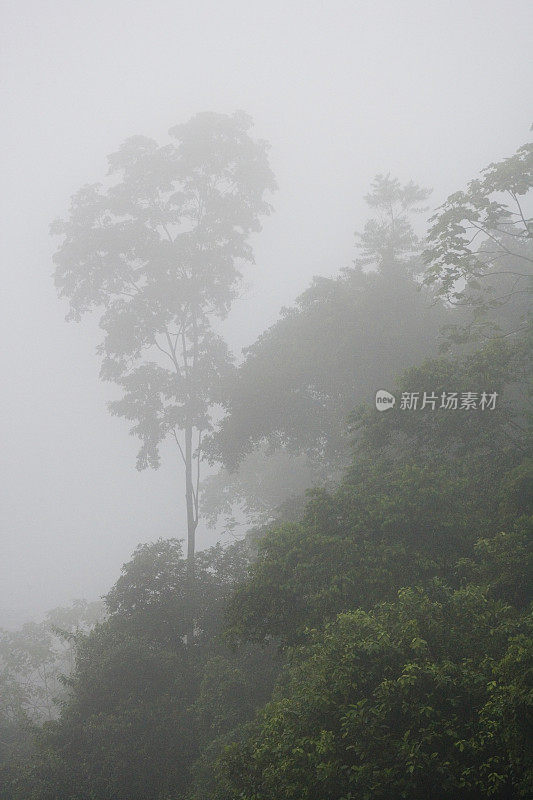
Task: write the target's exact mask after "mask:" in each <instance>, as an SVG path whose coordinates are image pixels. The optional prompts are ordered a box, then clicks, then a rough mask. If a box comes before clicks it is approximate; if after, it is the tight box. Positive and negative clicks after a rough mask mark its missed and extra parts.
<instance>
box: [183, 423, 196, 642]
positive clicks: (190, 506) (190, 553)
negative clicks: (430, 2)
mask: <svg viewBox="0 0 533 800" xmlns="http://www.w3.org/2000/svg"><path fill="white" fill-rule="evenodd" d="M185 501H186V505H187V581H188V584H189V598H190V602H191V603H192V597H193V592H194V578H195V574H194V573H195V569H194V548H195V536H196V527H197V525H198V520H197V518H196V514H195V501H194V487H193V450H192V427H191V426H189V427H187V428H186V429H185ZM186 633H187V643H188V644H190V643H191V642H192V641H193V638H194V620H193V619H192V618H191V620H190V621H189V622H188V623H187V631H186Z"/></svg>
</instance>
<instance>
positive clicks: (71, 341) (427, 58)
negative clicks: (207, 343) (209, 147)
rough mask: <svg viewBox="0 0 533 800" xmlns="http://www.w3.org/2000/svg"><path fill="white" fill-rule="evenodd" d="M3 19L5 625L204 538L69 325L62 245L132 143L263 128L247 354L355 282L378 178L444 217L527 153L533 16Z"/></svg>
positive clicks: (268, 12) (239, 318) (237, 334)
mask: <svg viewBox="0 0 533 800" xmlns="http://www.w3.org/2000/svg"><path fill="white" fill-rule="evenodd" d="M0 5H1V9H2V21H1V30H2V34H1V38H2V55H1V93H2V97H1V106H2V111H3V124H2V128H1V130H0V139H1V145H2V190H3V191H2V213H1V220H2V228H3V230H2V237H1V243H2V279H1V282H0V305H1V314H0V321H1V325H2V339H1V341H2V349H1V356H0V357H1V359H2V366H1V373H0V374H1V376H2V392H1V396H0V415H1V416H0V419H1V425H2V460H1V465H0V486H1V487H2V491H3V494H4V498H3V501H2V521H1V524H2V531H1V535H2V543H1V545H2V549H1V557H0V580H1V582H2V587H1V595H0V609H2V608H7V607H9V608H27V609H30V610H35V609H41V610H42V609H46V608H48V607H50V606H52V605H54V604H58V603H61V602H66V601H68V600H69V599H70V598H73V597H80V596H86V597H89V598H93V597H95V596H97V595H98V594H99V593H101V592H102V591H105V589H106V588H107V587H108V586H109V585H110V584H111V583H112V582H113V581H114V579H115V578H116V577H117V575H118V570H119V568H120V565H121V563H122V562H123V561H124V560H126V559H127V558H128V556H129V554H130V553H131V551H132V549H133V548H134V547H135V545H136V544H137V543H138V542H140V541H148V540H150V539H153V538H157V537H158V536H165V537H166V536H172V535H177V536H182V535H183V532H184V516H183V506H182V502H181V494H182V489H181V486H180V482H179V476H178V474H177V471H176V464H175V461H174V458H175V456H174V453H173V452H172V451H169V453H168V457H167V458H166V459H165V462H164V466H163V467H162V469H161V470H160V471H159V472H155V473H154V472H144V473H140V474H139V473H137V472H136V470H135V467H134V460H135V459H134V457H135V452H136V449H137V443H136V441H134V440H133V439H131V438H130V437H128V434H127V425H126V424H125V423H123V422H122V421H119V420H116V419H112V418H111V417H109V415H108V413H107V411H106V408H105V403H106V400H107V399H108V398H109V397H110V396H111V391H112V390H111V388H110V387H109V386H105V385H102V384H101V383H100V382H99V380H98V369H99V365H98V361H97V358H96V356H95V355H94V350H95V346H96V343H97V328H96V324H95V322H94V321H93V322H87V323H82V324H80V325H75V324H70V325H67V323H65V322H64V315H65V313H66V308H65V307H64V305H63V304H62V303H60V302H59V301H58V300H57V298H56V295H55V290H54V287H53V284H52V280H51V272H52V265H51V255H52V253H53V250H54V243H53V241H52V240H51V239H50V237H49V235H48V224H49V222H50V221H51V220H52V219H53V218H54V217H55V216H58V215H61V214H63V213H64V211H65V209H66V207H67V204H68V201H69V198H70V195H71V194H72V193H73V192H74V191H75V190H76V189H78V188H79V186H80V185H82V184H83V183H85V182H95V181H98V180H100V179H101V178H102V177H103V175H104V173H105V170H106V162H105V158H106V155H107V154H108V153H110V152H112V151H113V150H114V149H116V148H117V146H118V145H119V144H120V142H121V141H122V140H123V139H124V138H126V137H128V136H130V135H134V134H137V133H141V134H145V135H149V136H153V137H155V138H157V139H158V140H164V139H165V138H166V131H167V130H168V128H169V127H170V126H171V125H173V124H176V123H178V122H181V121H186V120H187V119H188V118H189V117H190V116H191V115H192V114H194V113H196V112H197V111H203V110H215V111H221V112H231V111H234V110H235V109H240V108H242V109H244V110H245V111H247V112H249V113H250V114H251V115H252V116H253V117H254V119H255V122H256V127H255V133H256V135H258V136H261V137H263V138H266V139H268V140H269V141H270V142H271V144H272V150H271V159H272V165H273V168H274V171H275V173H276V176H277V179H278V183H279V186H280V190H279V192H278V193H277V194H276V196H275V197H274V199H273V202H274V205H275V208H276V212H275V214H274V215H273V216H272V217H271V218H270V219H269V220H267V222H266V224H265V226H264V230H263V232H262V234H261V235H260V236H258V237H257V239H256V258H257V266H256V267H255V268H251V269H250V270H249V271H248V273H247V275H246V292H245V296H244V298H243V299H242V300H241V301H240V302H239V303H238V304H237V305H236V307H235V309H234V311H233V313H232V316H231V319H230V320H228V323H227V326H226V330H227V335H228V338H229V339H230V342H231V344H232V345H233V347H234V348H235V349H238V348H239V347H241V346H243V345H245V344H247V343H250V342H251V341H252V340H253V339H254V338H255V337H256V335H257V334H258V333H260V332H261V330H262V329H263V328H264V327H265V326H267V325H268V324H270V323H272V322H273V321H274V320H275V318H276V316H277V314H278V311H279V308H280V306H281V305H283V304H289V303H290V302H291V301H292V300H293V298H294V297H295V296H296V294H298V292H299V291H301V290H302V289H303V288H305V286H306V284H307V283H308V282H309V280H310V279H311V277H312V276H313V275H314V274H323V275H332V274H334V273H335V272H336V271H337V270H338V269H339V268H340V267H342V266H344V265H346V264H348V263H349V262H350V261H351V259H352V258H353V255H354V252H353V231H354V229H355V228H356V227H358V226H360V225H361V224H362V222H363V221H364V215H365V209H364V203H363V199H362V198H363V195H364V194H365V193H366V191H367V188H368V184H369V182H370V180H371V178H372V176H373V175H374V174H375V173H377V172H386V171H389V170H390V171H391V172H392V173H393V174H395V175H397V176H398V177H399V178H400V179H402V180H407V179H409V178H413V179H414V180H415V181H417V182H419V183H421V184H423V185H428V186H433V187H434V190H435V192H434V195H433V201H434V203H438V202H441V201H442V200H443V199H444V197H445V196H446V194H447V193H449V192H450V191H453V190H455V189H456V188H459V187H461V186H462V185H463V184H464V183H465V181H466V180H468V179H469V178H470V177H473V176H474V175H475V174H476V173H477V171H478V170H479V169H480V168H482V167H483V166H485V165H486V164H487V163H488V162H490V161H492V160H496V159H498V158H500V157H503V156H505V155H508V154H511V153H512V152H513V151H514V150H515V149H516V147H517V146H519V145H520V144H521V143H522V142H523V141H525V140H526V138H527V136H528V130H529V124H530V122H531V119H530V117H531V104H530V101H531V98H532V97H533V91H532V89H533V85H532V83H533V81H532V71H531V67H530V57H531V51H532V47H531V45H532V37H531V32H532V29H533V15H532V13H531V10H530V6H531V4H530V3H529V2H526V0H524V1H523V2H522V0H515V1H514V2H509V3H506V4H502V3H500V2H493V0H485V1H484V2H478V1H477V0H475V1H472V0H470V2H465V1H464V0H463V1H462V2H459V1H458V0H451V1H448V2H428V0H421V1H420V0H405V2H380V3H377V2H375V1H374V2H366V1H365V2H360V1H359V0H351V2H341V1H340V0H329V2H318V1H317V0H306V2H301V1H298V2H294V1H292V2H291V1H289V2H287V0H286V2H278V0H269V2H261V3H260V2H256V1H255V0H248V2H244V1H242V2H241V1H239V2H232V1H231V0H226V2H199V1H198V0H196V2H194V3H191V2H183V0H174V2H166V1H164V0H152V2H148V0H142V2H141V1H139V0H137V1H136V0H128V1H127V2H126V1H123V0H107V1H106V2H102V0H93V1H92V2H90V3H81V2H72V0H69V1H68V2H67V1H64V0H48V1H45V0H42V1H41V2H36V1H35V0H34V1H33V2H14V1H13V2H6V1H5V0H4V2H2V3H1V4H0ZM212 538H213V537H212V536H211V540H212ZM206 541H207V539H206V536H205V535H201V536H200V540H199V542H200V545H203V544H205V542H206Z"/></svg>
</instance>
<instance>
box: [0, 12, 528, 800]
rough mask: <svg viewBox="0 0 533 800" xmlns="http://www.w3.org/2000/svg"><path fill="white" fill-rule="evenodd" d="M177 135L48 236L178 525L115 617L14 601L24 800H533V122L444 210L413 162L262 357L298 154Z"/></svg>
mask: <svg viewBox="0 0 533 800" xmlns="http://www.w3.org/2000/svg"><path fill="white" fill-rule="evenodd" d="M52 5H53V4H52ZM156 5H157V4H156ZM339 5H341V4H339ZM342 5H343V8H344V4H342ZM348 5H350V4H348ZM357 5H358V4H357V3H355V4H354V6H357ZM517 5H518V4H517ZM345 10H346V9H345ZM348 10H349V9H348ZM354 13H355V9H354ZM409 41H410V40H409ZM383 58H386V55H383ZM354 103H355V100H354ZM178 105H179V104H178ZM361 111H363V109H361ZM172 113H173V114H174V117H173V119H171V120H170V121H169V123H168V124H166V127H165V125H162V126H160V133H159V135H158V137H157V138H155V137H154V136H152V135H144V134H143V133H142V131H141V133H139V132H135V131H134V132H132V133H131V134H130V135H127V136H126V137H123V139H122V142H121V143H120V141H119V142H117V143H116V145H115V147H114V149H112V150H110V151H108V154H107V158H106V153H105V152H103V153H102V158H101V160H100V162H99V166H98V165H97V166H96V167H94V169H93V168H92V167H91V169H90V170H88V171H84V172H83V174H84V175H86V174H90V175H91V177H90V180H85V181H80V182H79V185H76V186H74V187H72V189H71V191H69V195H70V200H69V197H68V196H64V197H62V202H61V204H60V207H61V208H62V211H60V213H58V214H57V215H56V216H55V218H51V217H50V218H48V219H47V222H48V223H50V228H49V234H50V237H51V238H50V241H51V242H52V247H53V252H52V256H51V260H52V264H51V266H50V265H49V268H48V271H49V272H52V277H51V278H50V277H48V281H49V283H50V285H51V286H52V287H53V291H54V293H55V295H57V298H58V305H57V306H54V313H56V312H57V313H58V314H59V316H61V312H63V314H62V316H63V317H65V315H66V322H68V323H70V324H66V322H63V320H61V325H62V327H61V331H62V336H64V338H65V341H66V340H68V339H69V337H73V336H75V335H77V334H76V330H78V329H80V326H83V325H85V326H86V327H85V328H82V330H84V331H85V333H84V336H85V337H86V338H85V339H84V340H83V344H84V346H85V345H87V346H88V347H89V349H90V348H92V351H93V352H94V351H95V352H96V357H97V359H98V370H99V377H98V375H97V374H96V373H95V374H93V375H92V376H91V379H92V380H93V381H94V382H95V383H98V386H100V387H104V389H105V392H106V394H105V398H104V402H105V403H106V404H107V412H108V415H109V417H110V418H111V422H110V424H111V425H112V426H113V429H115V428H116V429H117V432H118V433H117V435H118V436H119V437H123V438H126V439H128V433H129V434H130V437H131V442H132V443H134V445H135V449H134V451H128V461H127V463H126V461H124V462H123V461H122V460H121V459H120V458H118V456H117V461H116V462H114V463H113V464H112V470H116V469H119V468H120V470H126V469H127V470H131V471H134V470H135V468H136V469H137V473H138V474H139V476H142V479H144V476H147V480H148V479H149V480H150V481H154V483H153V484H152V483H146V484H142V486H143V487H144V488H143V489H142V491H143V492H144V494H145V495H146V496H149V493H150V491H151V490H150V487H151V486H152V485H154V486H155V485H156V483H157V481H158V480H161V481H163V482H164V491H165V492H167V489H168V487H169V486H171V487H172V488H171V502H172V504H174V503H175V508H174V506H172V508H174V511H173V518H172V525H173V527H174V533H173V534H172V535H170V536H169V535H163V534H166V533H167V529H166V528H165V526H164V525H163V524H162V519H163V517H162V515H161V514H160V512H159V510H158V509H157V505H158V503H159V500H157V502H155V501H154V502H153V505H149V506H148V507H149V508H152V509H153V519H152V521H151V522H150V520H149V519H148V521H147V522H146V521H143V530H144V535H143V537H142V539H140V540H139V543H138V545H137V546H136V547H130V549H129V551H127V552H125V553H124V555H123V557H122V558H121V561H122V562H123V566H122V568H121V569H118V568H117V569H116V570H115V575H114V579H113V582H112V583H111V584H110V585H108V586H107V589H106V590H105V592H104V593H103V594H102V593H98V592H97V591H94V592H93V593H92V594H90V593H89V595H88V596H87V597H86V599H75V596H74V595H72V593H71V599H70V600H67V599H65V602H62V603H60V604H59V605H58V604H55V606H54V607H51V606H49V608H50V610H48V611H46V612H43V611H41V613H39V614H33V615H31V618H30V617H29V616H28V615H26V616H25V615H24V613H23V612H22V611H20V613H18V614H16V613H14V616H13V617H12V618H11V617H10V616H9V615H8V613H7V611H4V610H3V608H2V606H0V799H1V800H483V799H486V800H521V799H524V798H530V797H531V796H532V792H533V757H532V753H533V748H532V736H531V734H532V730H531V727H532V710H531V706H532V696H533V689H532V683H531V675H532V650H533V632H532V616H531V600H532V597H531V575H532V537H531V533H532V519H533V516H532V514H533V509H532V492H531V488H532V485H533V482H532V477H533V462H532V452H531V428H530V424H531V352H532V344H533V328H532V320H531V288H532V277H533V217H532V209H533V204H532V200H533V191H532V189H533V143H532V142H531V135H532V134H531V132H532V131H533V126H531V127H529V123H528V125H526V126H524V128H523V129H522V130H521V131H518V132H517V135H516V137H515V140H514V145H513V146H512V147H510V148H508V150H507V151H506V152H504V153H503V154H502V152H501V147H500V146H499V144H498V143H497V137H496V136H495V135H494V132H493V131H486V132H485V141H484V142H483V152H485V149H486V147H487V143H488V144H490V143H491V142H494V154H493V156H492V157H490V156H489V157H488V158H487V159H486V160H485V161H484V162H483V163H481V164H478V166H477V168H475V169H474V168H473V169H472V171H471V172H470V173H469V174H464V176H463V179H462V180H461V181H460V182H458V183H457V185H453V186H451V187H448V189H449V190H448V191H447V192H446V193H445V195H444V196H442V197H441V196H439V197H437V198H436V197H435V192H434V191H432V189H431V188H430V187H429V186H428V185H426V184H427V183H429V181H427V182H426V181H425V176H424V174H423V172H422V171H421V169H420V165H419V164H417V163H413V164H412V174H411V175H406V174H405V173H402V174H399V175H397V174H395V173H394V172H393V171H391V170H389V168H388V164H390V162H391V155H390V153H389V152H388V151H387V149H386V148H385V149H384V151H383V153H382V161H383V166H382V167H380V168H379V169H378V170H376V171H375V173H374V175H373V176H370V178H369V180H368V181H367V183H366V184H365V185H362V184H358V187H357V191H358V193H359V195H360V200H359V203H360V204H359V206H358V211H357V212H355V211H354V214H353V215H351V218H352V219H353V224H350V225H348V226H347V228H348V229H347V230H346V231H345V235H346V237H347V241H349V242H350V251H349V254H348V257H347V258H346V260H345V263H335V264H332V263H331V262H329V263H328V259H327V258H325V259H324V265H323V269H322V272H321V271H320V269H319V268H317V269H316V270H315V274H314V277H312V276H311V275H307V274H306V279H305V281H301V282H300V284H301V285H300V289H299V291H298V292H295V293H293V294H292V295H290V296H287V295H285V302H284V304H283V305H282V304H281V303H278V304H277V307H276V310H275V313H274V314H273V315H272V319H271V321H270V322H269V324H267V325H265V326H262V327H261V328H260V330H259V333H258V334H257V335H254V336H253V337H252V338H251V339H249V340H248V341H247V344H246V345H245V346H244V347H238V346H235V344H234V343H233V341H234V340H233V339H232V335H231V330H232V329H231V320H232V318H234V317H235V314H236V313H237V322H236V323H235V324H237V327H239V325H240V326H244V327H246V326H245V325H244V323H242V321H241V322H240V323H239V322H238V319H239V317H238V313H240V314H241V317H240V319H241V320H243V319H252V318H253V317H254V315H258V318H261V317H260V315H261V313H262V311H261V308H262V305H263V304H265V303H268V302H270V301H269V300H268V298H266V297H265V296H262V295H261V294H259V295H257V294H256V295H255V296H254V294H253V293H252V294H251V296H250V294H249V293H247V291H246V281H247V280H251V277H250V276H252V275H253V271H254V269H257V268H258V265H259V266H261V265H262V268H264V269H266V268H267V266H265V265H264V263H263V261H264V259H263V255H262V251H261V241H262V239H263V238H264V237H265V236H268V224H269V222H270V220H272V219H273V218H275V216H276V214H278V213H283V208H284V205H283V204H284V200H283V198H284V193H285V192H289V193H290V191H291V187H290V186H289V187H287V185H283V181H280V177H279V175H278V174H277V171H276V163H278V161H279V159H278V158H277V156H276V153H277V152H278V151H279V150H280V149H281V150H282V149H283V147H284V144H283V141H282V140H280V141H275V140H267V138H266V137H265V136H264V135H263V131H262V128H261V126H260V125H258V124H257V121H256V120H255V119H254V117H253V115H252V114H251V113H248V111H243V110H234V108H229V109H227V110H203V109H202V110H196V111H194V113H191V114H189V115H186V114H183V115H180V114H177V115H176V113H175V110H174V111H173V112H172ZM418 113H419V114H420V115H421V116H423V115H424V114H429V113H430V111H429V110H419V111H418ZM502 115H505V104H503V106H502ZM171 123H172V124H171ZM102 124H104V123H103V121H102ZM169 124H171V127H169ZM155 127H157V126H155ZM147 128H148V129H152V130H153V129H154V125H152V123H151V122H150V121H149V122H148V125H147ZM461 133H462V132H461V130H460V129H459V128H458V129H457V131H456V140H455V142H454V147H455V149H456V150H457V152H459V151H460V150H461ZM362 146H363V147H364V144H363V145H362ZM437 150H438V148H437V149H436V150H435V154H436V153H437ZM99 152H100V150H99ZM77 157H78V158H79V159H80V160H81V161H83V159H84V153H83V150H82V149H80V151H79V152H78V154H77ZM436 157H437V156H436V155H435V158H436ZM313 158H314V159H317V160H320V152H314V153H313ZM442 169H444V170H445V167H442ZM282 172H283V170H282ZM300 202H301V203H302V207H303V206H304V205H305V198H304V196H303V194H302V195H301V196H300ZM278 204H281V208H282V211H281V212H279V211H278ZM316 224H317V225H319V224H320V220H319V219H317V220H316ZM297 227H298V226H297V225H296V224H295V226H294V231H293V233H294V237H296V238H297V237H298V236H299V232H298V230H297ZM47 235H48V233H47ZM284 247H286V248H287V258H286V260H282V261H281V262H280V264H278V265H276V269H277V272H275V274H274V278H273V280H274V283H275V282H282V280H283V274H284V272H285V271H286V272H287V273H290V272H291V269H292V270H297V267H296V266H294V265H292V264H291V258H290V255H289V253H290V245H289V244H288V243H285V242H284ZM258 253H259V254H260V255H259V256H258ZM321 258H323V256H322V255H321ZM256 262H258V263H256ZM282 294H283V293H282ZM59 305H60V307H59ZM58 308H59V311H58ZM243 308H244V309H245V311H244V312H243V311H242V309H243ZM238 309H240V312H239V311H238ZM232 315H233V317H232ZM261 319H262V318H261ZM250 329H253V327H252V328H250ZM228 332H229V333H228ZM43 335H44V334H43ZM244 339H246V337H244ZM65 348H67V345H65ZM65 352H66V350H65ZM65 357H66V356H65ZM36 369H37V367H36ZM80 370H81V367H80ZM57 380H58V381H59V378H58V379H57ZM70 380H72V381H75V380H76V378H75V375H69V377H68V381H70ZM102 397H104V395H102ZM112 418H115V419H112ZM76 424H79V425H80V426H83V424H84V421H83V419H82V418H81V417H79V418H78V417H77V423H76ZM106 424H107V423H106ZM89 435H91V431H89ZM100 435H101V434H100V433H99V432H98V431H97V430H96V429H95V431H94V436H95V437H99V436H100ZM83 441H84V439H83V438H81V439H80V440H79V443H78V444H79V446H80V447H81V444H80V443H82V442H83ZM98 441H100V440H98ZM54 447H57V449H58V451H61V452H65V453H66V454H67V455H66V456H65V457H66V458H68V442H66V441H63V440H62V439H61V438H60V439H59V440H54ZM83 458H84V456H83V449H81V451H80V459H81V461H82V462H83ZM50 463H51V464H53V463H55V462H54V461H53V457H52V461H51V462H50ZM102 468H103V469H105V466H103V467H102ZM87 470H88V472H87V475H90V474H91V473H90V471H89V470H90V467H89V465H88V466H87ZM165 470H168V473H166V472H165ZM43 473H46V477H43V480H44V481H46V484H45V485H49V483H48V481H52V483H53V481H54V470H53V468H52V467H50V466H48V467H45V464H44V462H43ZM167 474H171V475H172V482H167V479H166V478H165V475H167ZM55 475H56V477H55V480H56V481H57V483H61V481H62V480H63V478H61V475H63V472H61V470H59V471H57V472H56V473H55ZM76 476H78V473H76ZM158 476H161V477H158ZM85 479H86V478H84V477H83V468H82V469H81V470H80V472H79V478H78V477H76V480H80V481H81V482H83V481H84V480H85ZM139 480H141V477H139ZM128 485H129V486H133V484H128ZM136 485H137V486H141V484H136ZM27 491H28V494H33V493H34V494H38V493H39V491H40V489H39V486H38V485H32V486H29V487H27ZM139 491H140V490H139ZM66 495H67V493H66V492H64V493H63V494H62V495H61V496H62V497H63V498H64V502H65V504H66V505H68V503H69V500H68V497H67V496H66ZM134 495H135V493H134V492H132V493H131V495H130V494H127V493H126V492H124V493H121V492H119V501H120V504H121V506H122V508H123V514H124V519H126V520H127V521H128V520H129V518H130V517H131V526H132V529H134V530H135V531H136V530H137V529H136V528H135V527H134V526H135V525H136V524H137V523H136V520H135V515H136V509H139V508H140V506H138V505H136V503H137V502H138V499H137V498H136V497H135V496H134ZM57 496H58V497H59V496H60V495H57ZM157 497H158V496H157ZM102 502H103V501H102ZM148 502H150V501H148ZM72 506H73V508H75V511H76V514H78V513H79V517H80V520H81V522H80V524H82V522H83V518H84V511H83V508H82V507H80V506H79V505H78V503H77V502H74V501H72ZM57 513H58V514H60V513H61V512H60V509H59V508H58V511H57ZM14 519H15V517H13V518H12V521H11V522H13V520H14ZM10 524H11V523H10ZM128 524H129V523H128V522H127V523H126V526H127V525H128ZM107 535H108V539H109V542H108V543H107V544H106V541H104V542H103V543H102V542H101V543H100V544H99V545H98V547H99V548H100V549H103V558H104V559H106V558H108V559H109V560H111V561H113V559H114V555H112V554H114V551H113V544H112V540H113V536H114V532H113V527H112V526H110V528H109V530H108V531H107ZM117 535H118V533H117ZM43 536H46V532H45V531H44V530H43ZM67 538H68V537H66V538H65V539H64V540H63V539H62V540H61V541H62V543H63V542H64V546H65V547H68V544H67ZM7 539H9V541H10V542H11V538H10V536H9V532H8V537H7V538H6V540H7ZM106 547H107V548H108V550H106ZM6 553H7V550H6ZM84 553H85V551H82V550H80V552H79V553H77V552H74V556H73V561H74V562H76V559H79V560H80V561H83V560H84V559H86V558H87V555H86V554H85V555H84ZM106 554H107V555H106ZM28 557H29V558H31V555H30V554H29V555H28ZM5 561H6V564H7V562H8V559H7V558H6V559H5ZM65 563H66V562H65ZM95 563H96V562H95ZM113 563H114V562H113ZM73 569H75V567H73ZM89 569H90V565H89ZM21 580H22V579H21ZM49 581H50V582H53V581H51V579H49ZM44 583H45V584H46V578H45V579H44ZM91 585H94V586H96V585H97V584H96V583H94V584H91ZM29 593H30V594H31V590H30V592H29ZM64 594H65V595H66V592H65V593H64ZM50 596H52V594H50ZM54 596H55V595H54ZM58 596H59V595H58ZM61 596H63V595H61ZM77 596H78V597H81V596H82V595H81V594H79V595H77ZM7 607H8V606H7V605H6V608H7Z"/></svg>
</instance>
